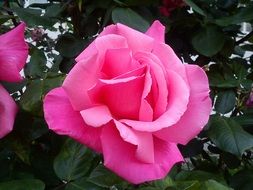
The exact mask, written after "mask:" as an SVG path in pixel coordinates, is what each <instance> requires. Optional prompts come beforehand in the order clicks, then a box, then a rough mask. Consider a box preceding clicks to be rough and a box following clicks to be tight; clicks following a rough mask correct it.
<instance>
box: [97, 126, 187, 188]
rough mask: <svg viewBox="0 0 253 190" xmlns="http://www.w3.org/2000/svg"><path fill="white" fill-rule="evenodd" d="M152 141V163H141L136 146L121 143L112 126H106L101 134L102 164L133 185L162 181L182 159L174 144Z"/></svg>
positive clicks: (157, 140)
mask: <svg viewBox="0 0 253 190" xmlns="http://www.w3.org/2000/svg"><path fill="white" fill-rule="evenodd" d="M153 141H154V163H151V164H148V163H143V162H141V161H139V159H137V158H136V146H135V145H132V144H130V143H127V142H125V141H123V140H122V138H121V137H120V134H119V132H118V131H117V129H116V128H115V126H114V125H113V124H112V125H111V126H110V125H108V126H106V127H104V128H103V131H102V134H101V142H102V146H103V155H104V164H105V166H106V167H107V168H109V169H110V170H112V171H113V172H115V173H116V174H118V175H119V176H121V177H122V178H124V179H126V180H127V181H129V182H131V183H134V184H139V183H143V182H145V181H150V180H156V179H162V178H164V177H165V176H166V175H167V173H168V172H169V170H170V169H171V167H172V166H173V165H174V164H175V163H177V162H180V161H182V160H183V158H182V156H181V154H180V152H179V150H178V149H177V146H176V145H175V144H173V143H167V142H165V141H163V140H160V139H157V138H154V139H153Z"/></svg>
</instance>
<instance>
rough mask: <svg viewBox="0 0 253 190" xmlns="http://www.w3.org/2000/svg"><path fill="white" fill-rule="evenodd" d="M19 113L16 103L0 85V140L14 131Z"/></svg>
mask: <svg viewBox="0 0 253 190" xmlns="http://www.w3.org/2000/svg"><path fill="white" fill-rule="evenodd" d="M17 111H18V108H17V106H16V104H15V101H14V100H13V99H12V97H11V96H10V95H9V93H8V92H7V91H6V90H5V89H4V87H3V86H2V85H0V138H2V137H4V136H5V135H7V134H8V133H9V132H10V131H11V130H12V128H13V124H14V120H15V116H16V113H17Z"/></svg>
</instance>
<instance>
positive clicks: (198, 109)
mask: <svg viewBox="0 0 253 190" xmlns="http://www.w3.org/2000/svg"><path fill="white" fill-rule="evenodd" d="M185 68H186V73H187V78H188V80H189V85H190V90H191V91H190V98H189V104H188V106H187V110H186V112H185V113H184V115H183V116H182V117H181V119H180V120H179V122H178V123H176V124H175V125H173V126H171V127H168V128H165V129H162V130H161V131H158V132H156V133H155V135H156V136H157V137H159V138H161V139H164V140H166V141H169V142H175V143H180V144H187V143H188V142H189V141H190V140H191V139H192V138H194V137H195V136H196V135H197V134H198V133H199V132H200V131H201V130H202V129H203V127H204V126H205V124H206V123H207V122H208V119H209V115H210V113H211V109H212V102H211V99H210V97H209V85H208V79H207V76H206V74H205V72H204V71H203V70H202V69H201V68H200V67H198V66H196V65H185Z"/></svg>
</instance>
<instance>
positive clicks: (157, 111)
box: [134, 52, 168, 118]
mask: <svg viewBox="0 0 253 190" xmlns="http://www.w3.org/2000/svg"><path fill="white" fill-rule="evenodd" d="M134 58H135V59H136V60H138V61H139V62H140V63H142V64H147V65H148V66H149V67H150V73H151V78H152V87H153V88H152V90H155V91H154V92H153V93H154V95H153V97H155V98H156V99H155V100H154V102H155V106H154V118H158V117H159V116H160V115H161V114H162V113H164V112H165V111H166V107H167V97H168V90H167V83H166V79H165V74H166V73H165V70H164V68H163V66H162V64H161V63H160V61H159V59H157V58H156V57H155V56H153V55H152V54H151V53H147V52H138V53H136V54H135V55H134ZM156 86H157V88H156Z"/></svg>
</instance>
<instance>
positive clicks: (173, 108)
mask: <svg viewBox="0 0 253 190" xmlns="http://www.w3.org/2000/svg"><path fill="white" fill-rule="evenodd" d="M167 81H168V91H169V95H168V96H169V97H168V106H167V110H166V111H165V112H164V113H163V114H162V115H161V116H160V117H159V118H157V119H156V120H155V121H153V122H144V121H135V120H130V119H122V120H120V122H123V123H125V124H127V125H129V126H131V127H133V128H134V129H136V130H139V131H149V132H155V131H159V130H161V129H162V128H167V127H170V126H171V125H174V124H176V123H177V122H178V121H179V120H181V119H180V118H181V116H182V115H183V114H184V112H185V111H186V109H187V104H188V101H189V93H190V91H189V87H188V86H187V84H186V83H185V81H184V80H183V79H182V78H181V77H180V76H179V75H178V74H177V73H175V72H173V71H168V76H167Z"/></svg>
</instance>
